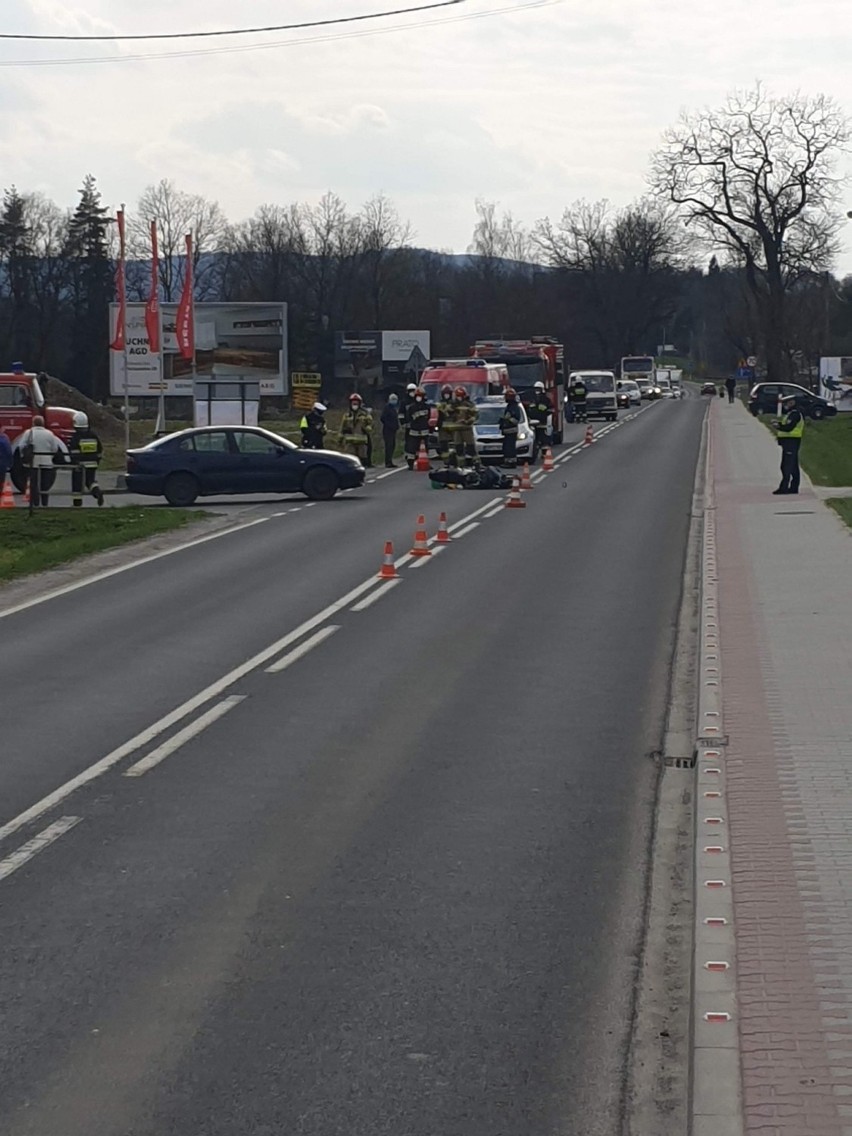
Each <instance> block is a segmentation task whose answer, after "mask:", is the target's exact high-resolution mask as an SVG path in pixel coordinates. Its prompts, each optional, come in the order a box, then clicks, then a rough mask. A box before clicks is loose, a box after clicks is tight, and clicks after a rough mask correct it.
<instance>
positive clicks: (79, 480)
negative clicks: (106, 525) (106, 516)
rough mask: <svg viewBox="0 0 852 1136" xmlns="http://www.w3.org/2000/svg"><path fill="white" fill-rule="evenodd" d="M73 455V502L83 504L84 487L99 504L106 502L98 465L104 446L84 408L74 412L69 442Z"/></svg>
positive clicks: (70, 452) (69, 449) (77, 504)
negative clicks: (100, 484) (99, 483)
mask: <svg viewBox="0 0 852 1136" xmlns="http://www.w3.org/2000/svg"><path fill="white" fill-rule="evenodd" d="M68 453H69V454H70V456H71V462H72V469H71V498H72V504H73V505H76V506H81V505H82V504H83V489H84V487H85V490H86V492H87V493H91V495H92V496H93V497H94V499H95V500H96V501H97V503H98V504H99V505H103V503H104V495H103V492H102V490H101V488H100V486H99V485H98V466H99V465H100V464H101V458H102V457H103V454H104V448H103V446H102V445H101V440H100V438H99V437H98V436H97V434H96V433H95V432H94V430H92V428H91V427H90V426H89V418H88V415H86V414H84V413H83V411H82V410H77V411H75V413H74V433H73V434H72V436H71V440H70V441H69V443H68Z"/></svg>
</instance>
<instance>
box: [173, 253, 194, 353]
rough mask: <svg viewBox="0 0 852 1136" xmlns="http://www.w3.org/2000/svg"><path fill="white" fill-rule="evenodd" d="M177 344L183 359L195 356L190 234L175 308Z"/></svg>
mask: <svg viewBox="0 0 852 1136" xmlns="http://www.w3.org/2000/svg"><path fill="white" fill-rule="evenodd" d="M176 335H177V345H178V351H180V353H181V355H182V356H183V357H184V359H194V358H195V309H194V303H193V297H192V236H191V235H190V234H189V233H188V234H187V236H186V271H185V273H184V277H183V291H182V292H181V295H180V303H179V304H178V310H177V330H176Z"/></svg>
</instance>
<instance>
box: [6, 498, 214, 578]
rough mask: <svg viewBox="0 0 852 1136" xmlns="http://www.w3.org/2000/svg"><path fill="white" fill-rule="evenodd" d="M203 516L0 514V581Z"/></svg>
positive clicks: (135, 511) (183, 512)
mask: <svg viewBox="0 0 852 1136" xmlns="http://www.w3.org/2000/svg"><path fill="white" fill-rule="evenodd" d="M208 515H209V514H207V513H204V512H200V511H195V510H189V509H144V508H142V509H139V508H133V507H126V508H122V509H99V510H98V511H97V512H95V511H94V510H90V509H80V510H79V511H78V510H74V511H72V510H70V509H62V510H59V509H56V510H53V509H46V510H44V511H43V512H42V511H41V510H37V511H36V512H34V513H33V514H32V516H30V514H29V511H24V510H23V509H17V510H15V512H11V510H10V511H9V512H5V511H4V512H3V513H0V582H2V581H4V580H12V579H14V578H15V577H18V576H26V575H29V574H30V573H31V572H41V571H43V570H44V569H45V568H55V567H56V566H57V565H58V564H65V563H67V561H69V560H76V559H77V558H78V557H80V556H87V555H88V554H89V553H91V552H102V551H103V550H104V549H107V548H116V547H117V546H118V545H121V544H127V543H129V542H130V541H132V540H141V539H142V538H143V537H146V536H155V535H156V534H157V533H162V532H168V531H169V530H170V529H176V528H180V527H181V526H182V525H185V524H187V522H189V521H197V520H199V519H201V518H202V517H207V516H208Z"/></svg>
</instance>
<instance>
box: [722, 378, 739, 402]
mask: <svg viewBox="0 0 852 1136" xmlns="http://www.w3.org/2000/svg"><path fill="white" fill-rule="evenodd" d="M725 390H726V391H727V392H728V402H729V403H731V402H733V401H734V395H735V394H736V393H737V380H736V379H735V378H734V376H733V375H728V377H727V379H725Z"/></svg>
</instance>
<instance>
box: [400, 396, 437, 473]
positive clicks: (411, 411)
mask: <svg viewBox="0 0 852 1136" xmlns="http://www.w3.org/2000/svg"><path fill="white" fill-rule="evenodd" d="M431 413H432V410H431V407H430V406H429V403H428V402H427V401H426V392H425V391H424V390H422V389H421V388H420V387H415V388H414V394H413V396H412V399H411V402H410V403H409V405H408V408H407V410H406V412H405V460H406V463H407V464H408V468H409V469H414V463H415V462H416V461H417V455H418V454H419V453H420V446H421V444H422V445H425V447H426V453H427V454H428V453H429V418H430V415H431Z"/></svg>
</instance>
